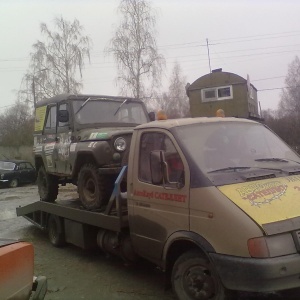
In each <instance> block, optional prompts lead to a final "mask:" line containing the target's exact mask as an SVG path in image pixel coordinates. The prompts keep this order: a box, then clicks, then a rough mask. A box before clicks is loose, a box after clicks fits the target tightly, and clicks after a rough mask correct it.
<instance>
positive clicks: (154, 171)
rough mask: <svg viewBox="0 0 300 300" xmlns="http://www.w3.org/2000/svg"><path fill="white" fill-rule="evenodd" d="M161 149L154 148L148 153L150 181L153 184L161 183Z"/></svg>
mask: <svg viewBox="0 0 300 300" xmlns="http://www.w3.org/2000/svg"><path fill="white" fill-rule="evenodd" d="M162 153H163V151H160V150H154V151H151V153H150V171H151V181H152V183H153V184H155V185H160V184H163V156H162Z"/></svg>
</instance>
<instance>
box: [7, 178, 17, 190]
mask: <svg viewBox="0 0 300 300" xmlns="http://www.w3.org/2000/svg"><path fill="white" fill-rule="evenodd" d="M18 185H19V181H18V179H16V178H15V179H12V180H11V181H10V182H9V187H10V188H16V187H17V186H18Z"/></svg>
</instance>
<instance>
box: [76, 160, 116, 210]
mask: <svg viewBox="0 0 300 300" xmlns="http://www.w3.org/2000/svg"><path fill="white" fill-rule="evenodd" d="M113 184H114V180H113V178H112V176H108V175H100V174H99V172H98V168H97V167H96V166H94V165H92V164H86V165H84V166H83V167H82V168H81V170H80V172H79V176H78V193H79V199H80V201H81V203H82V205H83V206H84V207H85V208H86V209H88V210H95V209H99V208H100V207H102V206H103V205H106V204H107V202H108V200H109V197H110V195H111V192H112V190H113Z"/></svg>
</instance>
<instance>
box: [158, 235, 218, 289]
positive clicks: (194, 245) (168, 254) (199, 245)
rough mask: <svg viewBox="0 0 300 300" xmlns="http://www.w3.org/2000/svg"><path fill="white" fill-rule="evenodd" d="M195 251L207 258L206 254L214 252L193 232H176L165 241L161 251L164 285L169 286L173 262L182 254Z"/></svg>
mask: <svg viewBox="0 0 300 300" xmlns="http://www.w3.org/2000/svg"><path fill="white" fill-rule="evenodd" d="M193 249H197V250H199V251H200V252H202V253H203V255H205V256H207V253H208V252H213V253H214V252H216V251H215V249H214V248H213V246H212V245H211V244H210V243H209V242H208V241H207V240H206V239H205V238H204V237H202V236H200V235H199V234H197V233H195V232H190V231H178V232H175V233H173V234H172V235H171V236H170V237H169V238H168V240H167V242H166V243H165V246H164V250H163V259H162V261H163V266H162V268H163V270H164V271H165V273H166V283H167V285H168V286H170V282H171V274H172V269H173V266H174V264H175V261H176V260H177V259H178V257H179V256H181V255H182V254H183V253H185V252H187V251H189V250H193Z"/></svg>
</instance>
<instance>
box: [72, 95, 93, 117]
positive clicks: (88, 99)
mask: <svg viewBox="0 0 300 300" xmlns="http://www.w3.org/2000/svg"><path fill="white" fill-rule="evenodd" d="M90 100H91V98H90V97H89V98H87V99H86V100H85V101H84V102H83V103H82V104H81V106H80V107H79V109H78V110H77V111H76V113H75V115H77V114H78V113H79V112H80V111H81V110H82V109H83V108H84V106H85V105H86V104H87V103H88V102H89V101H90Z"/></svg>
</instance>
